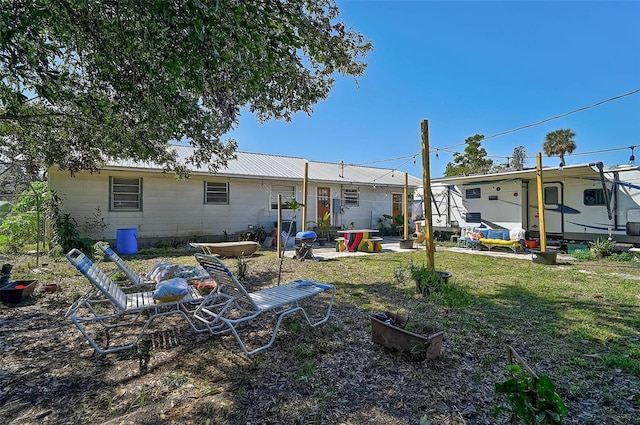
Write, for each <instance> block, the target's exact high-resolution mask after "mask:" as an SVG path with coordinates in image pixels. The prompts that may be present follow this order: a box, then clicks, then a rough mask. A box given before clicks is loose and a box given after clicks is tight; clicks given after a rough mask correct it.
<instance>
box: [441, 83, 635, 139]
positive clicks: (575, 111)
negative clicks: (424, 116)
mask: <svg viewBox="0 0 640 425" xmlns="http://www.w3.org/2000/svg"><path fill="white" fill-rule="evenodd" d="M638 92H640V89H636V90H633V91H630V92H628V93H624V94H621V95H618V96H614V97H610V98H609V99H605V100H601V101H600V102H596V103H594V104H593V105H589V106H583V107H582V108H578V109H574V110H573V111H569V112H565V113H564V114H560V115H556V116H554V117H551V118H546V119H544V120H542V121H538V122H534V123H532V124H527V125H523V126H521V127H518V128H514V129H513V130H507V131H502V132H500V133H496V134H494V135H491V136H489V137H485V138H484V139H482V141H485V140H489V139H494V138H496V137H500V136H504V135H507V134H511V133H515V132H516V131H520V130H524V129H526V128H531V127H535V126H538V125H541V124H544V123H546V122H549V121H553V120H557V119H560V118H564V117H566V116H568V115H571V114H575V113H577V112H582V111H586V110H587V109H591V108H595V107H596V106H600V105H602V104H604V103H607V102H612V101H614V100H618V99H622V98H623V97H627V96H631V95H633V94H636V93H638ZM464 145H465V143H464V142H463V143H458V144H457V145H452V146H447V147H446V148H438V149H440V150H443V149H450V148H456V147H458V146H464Z"/></svg>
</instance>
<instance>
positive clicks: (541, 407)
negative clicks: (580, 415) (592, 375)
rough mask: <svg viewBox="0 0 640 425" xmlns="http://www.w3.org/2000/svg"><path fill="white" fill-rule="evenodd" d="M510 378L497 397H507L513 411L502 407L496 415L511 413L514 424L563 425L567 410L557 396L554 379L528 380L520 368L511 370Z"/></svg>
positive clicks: (514, 366)
mask: <svg viewBox="0 0 640 425" xmlns="http://www.w3.org/2000/svg"><path fill="white" fill-rule="evenodd" d="M507 373H508V374H509V376H510V378H509V379H508V380H506V381H505V382H502V383H497V384H496V393H500V394H504V395H505V396H506V398H507V400H508V401H509V407H508V408H507V407H498V408H496V409H495V411H494V414H495V415H496V416H497V415H498V414H499V413H501V412H503V411H507V412H510V413H511V419H512V421H513V422H514V423H516V422H520V423H524V424H527V425H545V424H562V423H564V417H565V416H566V414H567V408H566V406H565V404H564V402H563V401H562V399H561V398H560V396H559V395H558V393H556V389H555V386H554V384H553V381H552V380H551V378H549V377H548V376H546V375H541V376H540V377H539V378H538V379H536V378H535V377H531V376H528V375H527V374H526V373H524V372H523V371H522V368H521V367H520V366H519V365H516V364H512V365H509V367H508V368H507Z"/></svg>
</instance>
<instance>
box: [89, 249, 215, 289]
mask: <svg viewBox="0 0 640 425" xmlns="http://www.w3.org/2000/svg"><path fill="white" fill-rule="evenodd" d="M96 245H97V246H98V247H99V248H100V249H101V250H102V252H104V255H105V256H106V257H107V258H108V259H109V260H111V261H112V262H113V263H115V265H116V266H118V269H120V271H121V272H123V273H124V274H125V275H126V276H127V279H129V281H130V282H131V283H132V286H134V287H135V286H149V285H155V284H156V283H157V282H156V281H155V280H153V279H151V278H150V277H149V276H148V275H147V276H142V275H140V274H138V273H136V272H135V271H133V270H132V269H131V268H130V267H129V266H128V265H127V263H126V262H125V261H124V260H123V259H122V258H121V257H120V256H119V255H118V254H116V252H115V251H114V250H113V249H112V248H111V246H109V244H108V243H107V242H102V241H100V242H98V243H96ZM186 267H187V266H179V267H178V271H177V272H176V273H175V274H174V275H175V277H182V278H183V279H186V280H187V281H189V280H193V279H205V278H208V275H207V273H206V272H205V271H204V270H196V269H195V268H193V267H189V268H190V269H191V270H188V271H181V270H180V269H183V268H186Z"/></svg>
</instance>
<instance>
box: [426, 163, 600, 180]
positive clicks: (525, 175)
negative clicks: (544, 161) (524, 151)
mask: <svg viewBox="0 0 640 425" xmlns="http://www.w3.org/2000/svg"><path fill="white" fill-rule="evenodd" d="M537 176H538V173H537V171H536V169H535V168H529V169H526V170H519V171H506V172H503V173H494V174H474V175H471V176H456V177H442V178H438V179H433V180H432V182H433V183H445V184H465V183H477V182H486V181H505V180H513V179H522V180H533V179H536V178H537ZM542 177H543V179H544V180H545V181H549V180H556V179H561V178H562V177H593V178H598V171H597V170H596V169H594V168H593V167H591V166H590V165H567V166H565V167H563V168H562V169H560V168H551V167H547V168H543V169H542Z"/></svg>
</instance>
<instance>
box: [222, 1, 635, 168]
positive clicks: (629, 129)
mask: <svg viewBox="0 0 640 425" xmlns="http://www.w3.org/2000/svg"><path fill="white" fill-rule="evenodd" d="M338 6H339V7H340V10H341V19H342V20H344V21H345V22H346V23H347V24H348V25H349V26H351V27H352V28H353V29H355V30H357V31H359V32H361V33H362V34H364V35H365V36H366V37H367V38H368V39H369V40H371V41H372V43H373V45H374V50H373V51H372V52H371V53H370V54H369V55H368V56H367V58H366V62H367V63H368V64H369V65H368V68H367V70H366V71H365V74H364V76H363V77H361V78H359V79H358V81H357V83H356V82H355V81H354V80H353V78H350V77H344V78H341V79H340V80H339V81H338V82H337V83H336V86H335V87H334V89H333V91H332V92H331V94H330V95H329V97H328V99H326V100H325V101H322V102H320V103H318V104H317V105H316V106H315V108H314V113H313V115H312V116H308V115H306V114H302V113H299V114H296V115H295V116H294V119H293V121H291V122H284V121H270V122H268V123H266V124H260V123H258V122H257V120H256V119H255V117H254V116H253V115H251V114H250V113H248V112H246V111H245V112H243V116H242V117H241V120H240V125H239V127H238V128H237V129H236V130H235V131H233V132H232V133H230V134H229V135H228V136H230V137H233V138H235V139H236V140H237V141H238V144H239V149H240V150H241V151H245V152H261V153H269V154H279V155H290V156H296V157H304V158H307V159H310V160H314V161H326V162H339V161H341V160H342V161H345V163H350V164H363V163H374V164H373V166H378V167H385V168H392V169H398V170H400V171H402V172H408V173H410V174H412V175H414V176H417V177H420V176H421V175H422V167H421V164H422V162H421V161H422V160H421V156H417V157H416V164H415V165H414V161H413V158H412V157H411V156H412V155H414V154H418V153H420V152H421V138H420V122H421V121H422V120H423V119H428V120H429V139H430V146H431V150H432V152H431V154H430V163H431V177H432V178H435V177H441V176H442V175H443V172H444V169H445V166H446V164H447V162H450V161H452V154H451V153H450V151H456V150H457V151H462V150H463V149H464V145H463V144H464V140H465V139H466V138H467V137H469V136H472V135H474V134H476V133H478V134H483V135H485V137H487V138H488V137H490V136H493V135H495V134H498V133H502V132H505V131H509V130H512V129H516V128H519V127H522V126H526V125H529V124H533V123H537V122H539V121H542V120H545V119H548V118H551V117H555V116H558V115H562V114H564V113H567V112H570V111H573V110H576V109H579V108H582V107H586V106H590V105H593V104H595V103H598V102H600V101H603V100H606V99H610V98H613V97H616V96H619V95H623V94H625V93H629V92H633V91H635V90H638V89H640V25H638V22H640V1H620V2H613V1H591V2H583V1H565V2H557V1H553V2H552V1H549V2H542V1H496V2H487V1H419V0H416V1H373V0H362V1H357V0H338ZM562 128H570V129H571V130H572V131H573V132H574V133H576V137H575V141H576V143H577V149H576V151H575V152H574V154H573V155H571V156H568V157H567V164H571V165H573V164H583V163H588V162H594V161H603V162H604V163H605V165H615V164H627V163H629V156H630V154H631V150H630V149H623V150H617V151H615V150H614V149H616V148H624V147H628V146H632V145H639V146H638V148H637V149H636V150H635V155H636V157H637V158H638V159H637V160H636V164H640V92H638V93H635V94H632V95H629V96H626V97H623V98H620V99H618V100H614V101H611V102H606V103H603V104H602V105H600V106H597V107H593V108H590V109H587V110H584V111H582V112H577V113H575V114H571V115H568V116H566V117H563V118H561V119H557V120H552V121H549V122H546V123H544V124H541V125H537V126H533V127H530V128H527V129H525V130H521V131H517V132H514V133H511V134H508V135H504V136H499V137H495V138H490V139H488V140H486V141H483V143H482V146H483V147H484V148H485V149H486V150H487V152H488V155H489V156H490V157H494V158H493V159H494V162H498V163H502V162H505V161H506V159H505V157H508V156H510V155H511V154H512V152H513V149H514V147H516V146H519V145H523V146H524V147H525V149H526V151H527V155H528V156H529V157H530V158H529V159H528V162H527V164H526V165H527V166H530V167H533V166H535V155H536V152H542V144H543V142H544V138H545V135H546V134H547V133H549V132H551V131H554V130H558V129H562ZM455 145H458V146H457V147H453V148H451V146H455ZM460 145H462V146H460ZM435 148H442V149H445V150H439V151H438V155H437V157H436V154H435V152H434V150H435ZM602 150H614V151H611V152H599V153H592V154H588V153H589V152H594V151H602ZM393 158H402V159H396V160H392V161H386V160H389V159H393ZM558 163H559V159H558V158H547V157H546V156H543V164H544V165H545V166H547V165H548V166H554V167H555V166H557V165H558Z"/></svg>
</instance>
